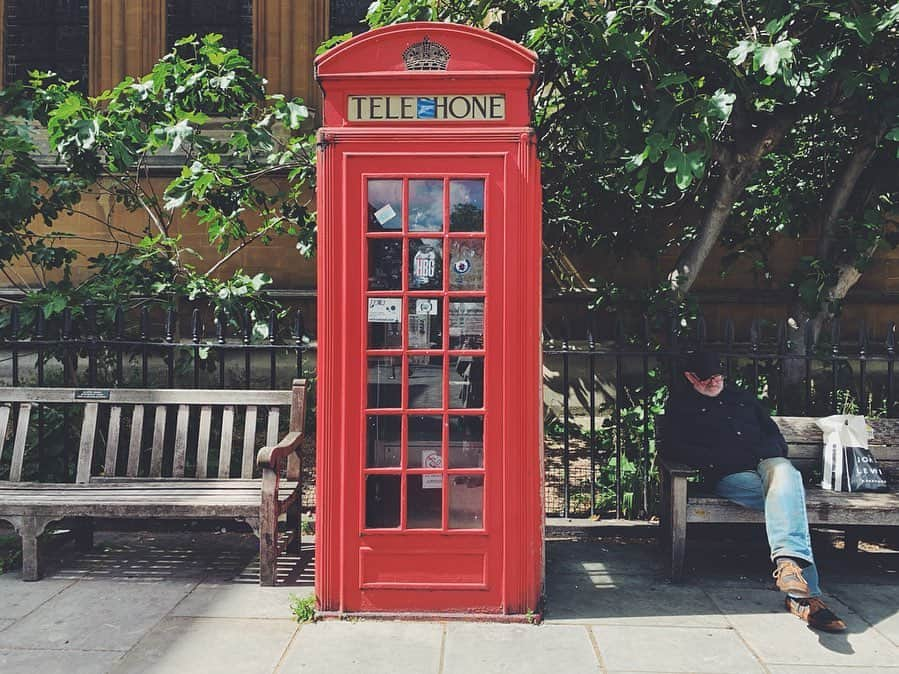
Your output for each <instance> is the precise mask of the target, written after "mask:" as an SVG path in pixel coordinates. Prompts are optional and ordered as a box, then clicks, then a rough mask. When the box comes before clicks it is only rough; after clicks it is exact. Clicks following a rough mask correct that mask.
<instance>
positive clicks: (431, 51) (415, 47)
mask: <svg viewBox="0 0 899 674" xmlns="http://www.w3.org/2000/svg"><path fill="white" fill-rule="evenodd" d="M449 58H450V53H449V50H448V49H447V48H446V47H444V46H443V45H442V44H440V43H438V42H431V38H429V37H428V36H427V35H425V37H424V39H423V40H422V41H421V42H416V43H415V44H412V45H409V46H408V47H406V50H405V51H404V52H403V61H405V62H406V70H446V64H447V61H449Z"/></svg>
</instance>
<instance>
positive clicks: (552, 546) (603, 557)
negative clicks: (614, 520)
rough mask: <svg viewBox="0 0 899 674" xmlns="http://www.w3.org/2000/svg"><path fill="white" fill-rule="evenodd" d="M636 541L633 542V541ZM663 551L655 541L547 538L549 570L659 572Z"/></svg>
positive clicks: (547, 571) (628, 572) (621, 575)
mask: <svg viewBox="0 0 899 674" xmlns="http://www.w3.org/2000/svg"><path fill="white" fill-rule="evenodd" d="M631 543H633V544H631ZM663 561H664V560H663V559H662V555H661V554H660V552H659V547H658V545H656V544H655V542H654V541H645V540H639V539H638V540H635V541H626V542H619V541H609V542H607V541H547V543H546V573H547V575H548V576H553V575H557V574H569V573H572V574H585V573H586V574H610V575H615V574H616V573H617V574H618V575H619V576H620V577H622V578H623V577H626V576H629V575H632V574H635V573H636V574H639V575H660V574H662V572H663V571H664V563H663Z"/></svg>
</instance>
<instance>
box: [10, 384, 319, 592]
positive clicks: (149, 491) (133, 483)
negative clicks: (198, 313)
mask: <svg viewBox="0 0 899 674" xmlns="http://www.w3.org/2000/svg"><path fill="white" fill-rule="evenodd" d="M305 404H306V384H305V381H304V380H300V379H298V380H295V381H294V383H293V387H292V390H286V391H255V390H198V389H74V388H18V387H16V388H2V389H0V520H6V521H7V522H9V523H10V524H12V525H13V527H15V529H16V531H17V532H18V533H19V535H20V536H21V537H22V567H23V569H22V575H23V578H24V579H25V580H37V579H39V578H40V576H41V564H40V555H39V541H38V539H39V537H40V536H41V534H42V533H44V531H45V530H46V529H47V527H48V525H50V524H51V523H53V522H59V521H61V520H62V521H64V524H65V525H66V526H67V528H71V529H72V530H73V531H74V532H75V538H76V542H77V544H78V545H79V546H81V547H82V548H86V549H89V548H91V547H92V546H93V518H97V517H100V518H132V519H142V518H164V519H201V518H207V519H213V518H214V519H234V520H239V521H243V522H246V523H247V524H248V525H249V526H250V528H251V529H252V530H253V532H254V533H255V534H256V535H257V536H258V537H259V557H260V582H261V584H263V585H273V584H274V582H275V572H276V568H275V567H276V563H277V557H278V554H279V552H280V551H281V547H279V538H278V520H279V518H280V517H281V515H282V514H286V515H287V519H288V525H289V528H290V530H291V531H292V533H293V540H292V547H294V548H296V549H298V547H299V535H300V532H299V529H300V516H299V508H300V505H301V504H300V495H301V491H302V485H301V480H300V461H299V450H300V446H301V443H302V441H303V420H304V416H305ZM288 407H289V410H290V416H289V421H288V420H287V419H285V418H284V416H283V414H282V412H283V411H285V409H286V408H288ZM63 415H65V416H63ZM41 416H43V418H44V422H45V425H46V422H47V420H48V419H50V420H54V419H55V423H56V424H57V425H58V424H59V423H61V421H62V420H65V421H66V424H67V426H63V432H65V431H66V429H67V428H72V429H77V428H78V425H79V424H80V433H79V434H78V438H79V439H78V445H77V447H78V449H77V451H78V459H77V474H76V475H75V482H74V483H47V482H41V481H40V479H41V477H42V476H41V475H39V474H37V472H36V461H34V460H33V459H34V457H35V454H34V452H36V448H35V445H36V438H37V437H38V433H39V432H41V430H40V429H39V428H38V418H39V417H41ZM282 425H287V430H288V432H287V434H286V435H285V436H284V437H283V439H281V440H280V441H279V440H278V438H279V435H280V431H279V428H280V427H281V426H282ZM73 435H74V432H73ZM263 445H264V446H263ZM259 447H261V449H259V451H258V454H257V451H256V449H257V448H259ZM5 448H9V451H6V450H5ZM10 452H11V453H10ZM7 466H8V468H7ZM260 476H261V477H260ZM282 476H283V477H286V480H284V479H283V478H282Z"/></svg>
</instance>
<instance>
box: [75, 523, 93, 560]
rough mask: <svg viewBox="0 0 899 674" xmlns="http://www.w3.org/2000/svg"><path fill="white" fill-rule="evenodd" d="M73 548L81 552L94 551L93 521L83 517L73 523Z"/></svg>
mask: <svg viewBox="0 0 899 674" xmlns="http://www.w3.org/2000/svg"><path fill="white" fill-rule="evenodd" d="M74 531H75V547H77V548H78V550H80V551H81V552H90V551H91V550H93V549H94V519H93V518H92V517H84V518H82V519H79V520H78V522H76V523H75V528H74Z"/></svg>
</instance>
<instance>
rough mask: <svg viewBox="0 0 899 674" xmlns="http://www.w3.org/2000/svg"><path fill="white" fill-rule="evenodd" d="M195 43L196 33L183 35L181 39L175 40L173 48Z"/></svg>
mask: <svg viewBox="0 0 899 674" xmlns="http://www.w3.org/2000/svg"><path fill="white" fill-rule="evenodd" d="M196 41H197V34H196V33H192V34H190V35H185V36H184V37H182V38H181V39H180V40H175V46H176V47H183V46H184V45H186V44H191V43H193V42H196Z"/></svg>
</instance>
